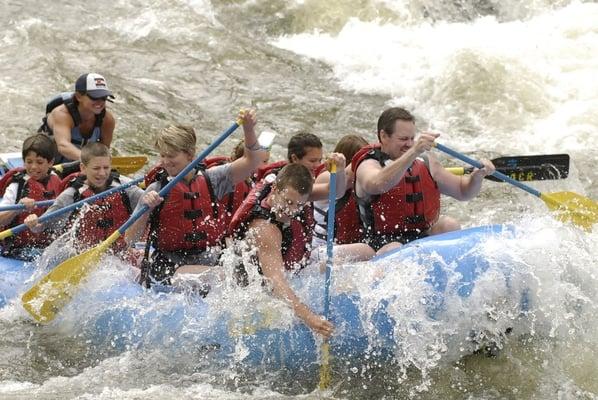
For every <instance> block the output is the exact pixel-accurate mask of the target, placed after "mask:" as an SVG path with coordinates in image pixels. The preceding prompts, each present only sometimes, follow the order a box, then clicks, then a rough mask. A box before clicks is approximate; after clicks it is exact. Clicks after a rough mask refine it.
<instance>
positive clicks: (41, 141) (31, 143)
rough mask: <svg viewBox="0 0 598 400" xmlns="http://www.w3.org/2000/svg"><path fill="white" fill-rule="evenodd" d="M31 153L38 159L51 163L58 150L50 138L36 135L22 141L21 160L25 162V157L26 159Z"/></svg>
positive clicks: (41, 134)
mask: <svg viewBox="0 0 598 400" xmlns="http://www.w3.org/2000/svg"><path fill="white" fill-rule="evenodd" d="M31 152H33V153H35V154H36V155H38V156H39V157H42V158H45V159H46V160H48V161H53V160H54V156H55V155H56V153H58V149H57V148H56V142H54V140H53V139H52V138H50V137H49V136H48V135H45V134H43V133H38V134H35V135H32V136H29V137H28V138H26V139H25V140H24V141H23V147H22V151H21V155H22V156H23V160H25V157H27V156H28V155H29V153H31Z"/></svg>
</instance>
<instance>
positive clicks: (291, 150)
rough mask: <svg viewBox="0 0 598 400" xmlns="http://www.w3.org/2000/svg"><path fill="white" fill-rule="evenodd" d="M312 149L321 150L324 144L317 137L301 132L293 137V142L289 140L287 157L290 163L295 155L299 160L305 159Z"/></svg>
mask: <svg viewBox="0 0 598 400" xmlns="http://www.w3.org/2000/svg"><path fill="white" fill-rule="evenodd" d="M310 147H311V148H315V149H321V148H322V147H323V146H322V142H321V141H320V139H319V138H318V137H317V136H316V135H314V134H312V133H307V132H301V133H297V134H296V135H293V137H292V138H291V140H289V144H288V145H287V149H288V154H287V157H288V159H289V162H291V161H292V159H291V156H292V155H293V154H294V155H295V156H297V158H298V159H302V158H303V157H305V155H306V154H307V149H308V148H310Z"/></svg>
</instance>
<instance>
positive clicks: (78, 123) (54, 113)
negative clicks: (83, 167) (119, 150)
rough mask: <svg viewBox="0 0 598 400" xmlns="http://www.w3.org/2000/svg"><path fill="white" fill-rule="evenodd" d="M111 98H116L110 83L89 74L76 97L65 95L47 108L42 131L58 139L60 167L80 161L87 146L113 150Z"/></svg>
mask: <svg viewBox="0 0 598 400" xmlns="http://www.w3.org/2000/svg"><path fill="white" fill-rule="evenodd" d="M109 98H114V96H113V95H112V92H111V91H110V89H109V88H108V83H107V82H106V79H105V78H104V77H103V76H102V75H99V74H95V73H89V74H83V75H81V76H80V77H79V79H77V82H76V83H75V92H74V93H63V94H62V95H59V96H57V97H56V98H54V99H52V100H51V101H50V102H49V103H48V104H47V106H46V116H45V117H44V118H43V124H42V126H41V127H40V129H39V130H40V132H44V133H47V134H48V135H51V136H54V140H55V141H56V146H57V148H58V153H59V154H58V156H57V157H56V160H55V162H56V163H64V162H68V161H73V160H79V159H80V157H81V147H83V146H84V145H85V144H87V143H93V142H100V143H103V144H105V145H106V146H108V147H110V144H111V143H112V134H113V132H114V127H115V125H116V122H115V119H114V116H113V115H112V113H111V112H110V111H108V110H106V101H109Z"/></svg>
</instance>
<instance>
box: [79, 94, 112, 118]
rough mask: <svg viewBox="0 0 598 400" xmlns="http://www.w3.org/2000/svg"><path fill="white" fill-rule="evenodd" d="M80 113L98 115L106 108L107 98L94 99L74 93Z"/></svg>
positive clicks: (87, 95)
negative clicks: (86, 112)
mask: <svg viewBox="0 0 598 400" xmlns="http://www.w3.org/2000/svg"><path fill="white" fill-rule="evenodd" d="M75 95H76V97H77V101H78V102H79V109H80V110H81V111H88V112H92V113H94V114H95V115H99V114H100V113H101V112H102V111H104V109H105V108H106V100H107V97H100V98H95V97H93V96H91V95H89V94H82V93H78V92H77V93H75Z"/></svg>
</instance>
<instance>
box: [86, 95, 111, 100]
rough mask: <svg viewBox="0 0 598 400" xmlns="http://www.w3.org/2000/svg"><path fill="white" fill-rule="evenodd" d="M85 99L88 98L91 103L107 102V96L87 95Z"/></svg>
mask: <svg viewBox="0 0 598 400" xmlns="http://www.w3.org/2000/svg"><path fill="white" fill-rule="evenodd" d="M87 97H89V98H90V99H91V100H93V101H100V100H101V101H106V100H108V96H102V97H93V96H92V95H90V94H89V93H88V94H87Z"/></svg>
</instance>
